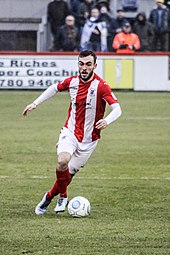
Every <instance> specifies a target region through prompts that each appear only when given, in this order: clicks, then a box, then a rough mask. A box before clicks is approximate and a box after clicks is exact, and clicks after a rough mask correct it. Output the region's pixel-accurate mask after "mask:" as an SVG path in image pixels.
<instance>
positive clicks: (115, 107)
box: [96, 103, 122, 129]
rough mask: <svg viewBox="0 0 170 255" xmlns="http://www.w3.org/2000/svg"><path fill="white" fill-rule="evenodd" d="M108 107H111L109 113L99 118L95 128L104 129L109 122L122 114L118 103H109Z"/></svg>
mask: <svg viewBox="0 0 170 255" xmlns="http://www.w3.org/2000/svg"><path fill="white" fill-rule="evenodd" d="M110 109H111V112H110V113H109V115H107V116H106V117H105V118H104V119H100V120H99V121H98V122H97V123H96V128H97V129H105V128H106V127H107V126H108V125H109V124H110V123H112V122H114V121H115V120H117V119H118V118H119V117H120V115H121V114H122V111H121V108H120V105H119V103H114V104H111V105H110Z"/></svg>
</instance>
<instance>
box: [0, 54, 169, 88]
mask: <svg viewBox="0 0 170 255" xmlns="http://www.w3.org/2000/svg"><path fill="white" fill-rule="evenodd" d="M95 72H96V73H97V74H98V75H99V76H101V77H102V78H103V79H104V80H106V81H107V82H108V83H109V85H110V87H111V88H113V89H133V90H135V91H170V56H166V55H164V56H159V55H147V56H145V55H140V56H139V55H130V56H123V55H121V56H118V55H106V56H105V55H99V56H98V59H97V68H96V70H95ZM77 74H78V66H77V55H69V56H67V55H50V53H49V54H45V55H44V54H33V55H30V54H26V53H25V54H24V53H22V54H18V55H17V54H11V55H10V54H6V55H5V54H0V90H2V89H46V88H47V87H49V86H50V85H52V84H54V83H56V82H58V81H62V80H64V79H65V78H67V77H69V76H72V75H77Z"/></svg>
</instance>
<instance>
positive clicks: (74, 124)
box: [57, 74, 118, 142]
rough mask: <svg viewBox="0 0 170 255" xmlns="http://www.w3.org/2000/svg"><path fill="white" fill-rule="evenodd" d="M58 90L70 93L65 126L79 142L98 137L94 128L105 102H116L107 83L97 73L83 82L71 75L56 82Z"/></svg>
mask: <svg viewBox="0 0 170 255" xmlns="http://www.w3.org/2000/svg"><path fill="white" fill-rule="evenodd" d="M57 90H58V91H65V90H67V91H68V92H69V94H70V100H71V103H70V107H69V109H68V117H67V120H66V122H65V125H64V126H65V127H66V128H68V129H69V130H70V131H71V132H73V133H74V135H75V136H76V138H77V140H78V141H79V142H91V141H95V140H97V139H99V138H100V130H98V129H96V128H95V124H96V122H97V121H98V120H100V119H102V118H103V116H104V112H105V107H106V102H107V103H108V104H109V105H111V104H114V103H118V100H117V98H116V97H115V96H114V94H113V93H112V90H111V88H110V87H109V85H108V84H107V83H106V82H105V81H104V80H102V79H101V78H100V77H99V76H98V75H97V74H94V77H93V79H92V80H91V81H89V82H86V83H84V82H83V81H82V80H81V79H80V77H79V76H71V77H69V78H66V79H65V80H63V81H62V82H59V83H58V84H57Z"/></svg>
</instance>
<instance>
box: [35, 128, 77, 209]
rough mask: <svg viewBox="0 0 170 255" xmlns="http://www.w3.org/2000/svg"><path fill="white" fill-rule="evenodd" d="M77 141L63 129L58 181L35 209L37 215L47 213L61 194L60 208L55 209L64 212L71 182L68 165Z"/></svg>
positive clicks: (57, 171)
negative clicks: (53, 201) (54, 199)
mask: <svg viewBox="0 0 170 255" xmlns="http://www.w3.org/2000/svg"><path fill="white" fill-rule="evenodd" d="M76 143H77V140H76V139H75V137H74V136H73V135H70V133H69V132H68V130H67V129H62V131H61V133H60V136H59V142H58V144H57V146H58V147H57V154H58V162H57V167H56V181H55V183H54V185H53V187H52V188H51V189H50V190H49V191H48V192H47V193H46V194H45V195H44V197H43V199H42V200H41V202H40V203H39V204H38V205H37V207H36V209H35V213H36V214H44V213H45V212H46V211H47V208H48V205H49V204H50V203H51V201H52V199H53V198H54V196H56V195H58V194H60V198H61V199H60V198H59V201H58V203H57V204H58V206H60V208H58V207H57V206H56V207H57V208H56V207H55V211H56V212H59V211H64V210H65V207H66V204H67V202H68V199H67V185H68V183H69V181H70V174H69V169H68V163H69V161H70V159H71V156H72V154H73V152H74V150H76Z"/></svg>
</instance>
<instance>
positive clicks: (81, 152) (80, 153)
mask: <svg viewBox="0 0 170 255" xmlns="http://www.w3.org/2000/svg"><path fill="white" fill-rule="evenodd" d="M97 143H98V141H93V142H92V143H86V144H81V145H80V147H79V148H78V149H77V150H76V151H75V152H74V153H73V155H72V157H71V160H70V161H69V164H68V167H69V171H70V173H71V174H75V173H77V172H78V171H79V170H80V169H81V168H82V167H83V166H84V165H85V164H86V162H87V161H88V159H89V158H90V156H91V154H92V153H93V151H94V150H95V148H96V146H97Z"/></svg>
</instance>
